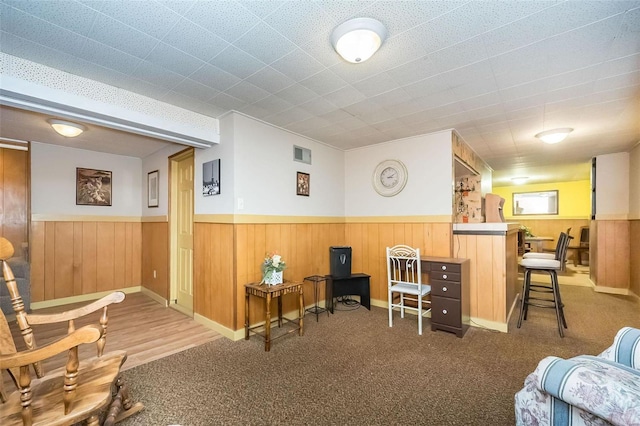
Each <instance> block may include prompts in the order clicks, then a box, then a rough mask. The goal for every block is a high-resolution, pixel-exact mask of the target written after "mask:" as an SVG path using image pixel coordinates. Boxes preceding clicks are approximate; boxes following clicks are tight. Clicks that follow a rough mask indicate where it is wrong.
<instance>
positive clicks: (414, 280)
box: [387, 245, 431, 335]
mask: <svg viewBox="0 0 640 426" xmlns="http://www.w3.org/2000/svg"><path fill="white" fill-rule="evenodd" d="M387 277H388V281H389V282H388V291H389V327H393V309H394V308H400V317H401V318H404V311H405V309H410V310H412V311H416V312H417V313H418V334H420V335H421V334H422V317H423V316H424V315H425V314H426V313H427V312H429V311H431V301H430V300H424V298H425V296H426V295H428V294H429V293H431V286H430V285H428V284H423V283H422V268H421V266H420V249H419V248H417V249H414V248H411V247H409V246H405V245H397V246H393V247H387ZM396 293H397V294H396ZM397 296H399V298H400V300H399V301H398V302H397V303H395V302H394V299H395V297H397ZM406 301H410V302H415V304H416V306H413V304H410V305H407V304H405V302H406ZM424 303H428V304H429V308H428V309H424V308H423V304H424Z"/></svg>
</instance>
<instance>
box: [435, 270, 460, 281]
mask: <svg viewBox="0 0 640 426" xmlns="http://www.w3.org/2000/svg"><path fill="white" fill-rule="evenodd" d="M429 278H431V279H432V280H440V281H453V282H455V283H459V282H460V273H458V272H449V271H431V272H430V273H429Z"/></svg>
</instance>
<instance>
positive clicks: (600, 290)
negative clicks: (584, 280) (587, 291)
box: [593, 285, 631, 296]
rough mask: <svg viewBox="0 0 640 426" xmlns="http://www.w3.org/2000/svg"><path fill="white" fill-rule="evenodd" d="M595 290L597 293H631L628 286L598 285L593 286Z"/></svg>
mask: <svg viewBox="0 0 640 426" xmlns="http://www.w3.org/2000/svg"><path fill="white" fill-rule="evenodd" d="M593 290H594V291H596V292H597V293H608V294H620V295H622V296H629V295H631V292H630V291H629V289H628V288H615V287H603V286H601V285H596V286H594V287H593Z"/></svg>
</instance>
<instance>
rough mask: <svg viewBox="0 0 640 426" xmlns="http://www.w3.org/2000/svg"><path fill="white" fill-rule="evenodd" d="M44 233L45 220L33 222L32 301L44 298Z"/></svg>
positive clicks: (30, 252) (30, 254)
mask: <svg viewBox="0 0 640 426" xmlns="http://www.w3.org/2000/svg"><path fill="white" fill-rule="evenodd" d="M44 235H45V222H31V246H30V247H29V259H30V261H31V301H32V302H42V301H43V300H44V297H45V296H44V258H45V256H44Z"/></svg>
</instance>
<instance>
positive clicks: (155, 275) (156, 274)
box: [153, 269, 158, 278]
mask: <svg viewBox="0 0 640 426" xmlns="http://www.w3.org/2000/svg"><path fill="white" fill-rule="evenodd" d="M153 278H158V273H157V272H156V270H155V269H154V270H153Z"/></svg>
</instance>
